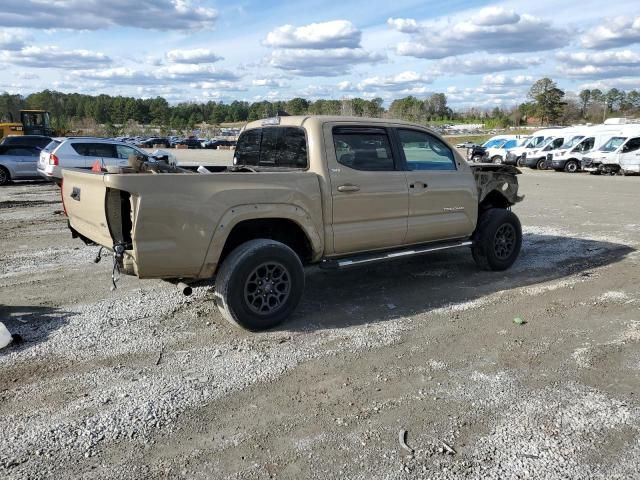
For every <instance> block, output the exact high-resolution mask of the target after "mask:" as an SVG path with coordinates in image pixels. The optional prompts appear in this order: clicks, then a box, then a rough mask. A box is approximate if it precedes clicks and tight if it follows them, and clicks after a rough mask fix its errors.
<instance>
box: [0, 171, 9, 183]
mask: <svg viewBox="0 0 640 480" xmlns="http://www.w3.org/2000/svg"><path fill="white" fill-rule="evenodd" d="M10 181H11V175H9V170H7V169H6V168H4V167H0V185H6V184H8V183H9V182H10Z"/></svg>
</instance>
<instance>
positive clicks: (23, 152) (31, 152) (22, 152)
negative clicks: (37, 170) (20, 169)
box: [5, 147, 40, 157]
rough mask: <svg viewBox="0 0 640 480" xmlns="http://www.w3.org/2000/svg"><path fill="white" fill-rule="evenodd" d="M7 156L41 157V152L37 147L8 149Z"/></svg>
mask: <svg viewBox="0 0 640 480" xmlns="http://www.w3.org/2000/svg"><path fill="white" fill-rule="evenodd" d="M5 155H15V156H18V157H37V156H39V155H40V151H39V150H38V149H37V148H35V147H32V148H28V147H13V148H7V150H6V152H5Z"/></svg>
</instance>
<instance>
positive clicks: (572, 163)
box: [564, 160, 580, 173]
mask: <svg viewBox="0 0 640 480" xmlns="http://www.w3.org/2000/svg"><path fill="white" fill-rule="evenodd" d="M579 168H580V167H579V165H578V162H577V161H576V160H569V161H568V162H567V163H566V164H565V165H564V171H565V172H567V173H576V172H577V171H578V169H579Z"/></svg>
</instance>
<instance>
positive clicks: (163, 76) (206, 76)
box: [71, 63, 239, 88]
mask: <svg viewBox="0 0 640 480" xmlns="http://www.w3.org/2000/svg"><path fill="white" fill-rule="evenodd" d="M71 74H72V75H73V76H74V77H77V78H83V79H88V80H99V81H102V82H105V83H110V84H119V85H144V84H153V83H157V82H158V81H160V82H168V81H173V82H192V83H198V82H220V81H227V82H230V81H234V80H238V78H239V77H238V76H237V75H236V74H234V73H233V72H230V71H229V70H224V69H221V68H217V67H213V66H211V65H192V64H182V63H179V64H174V65H169V66H167V67H161V68H156V69H155V70H153V71H150V72H149V71H144V70H135V69H131V68H126V67H116V68H108V69H103V70H96V69H94V70H75V71H72V72H71ZM218 85H220V84H218ZM228 85H230V84H228ZM217 88H220V87H217Z"/></svg>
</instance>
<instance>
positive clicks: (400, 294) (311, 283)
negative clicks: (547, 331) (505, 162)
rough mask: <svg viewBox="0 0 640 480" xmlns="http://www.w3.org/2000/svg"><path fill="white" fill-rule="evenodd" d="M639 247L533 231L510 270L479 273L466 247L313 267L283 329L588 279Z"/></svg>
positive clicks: (335, 324) (344, 322)
mask: <svg viewBox="0 0 640 480" xmlns="http://www.w3.org/2000/svg"><path fill="white" fill-rule="evenodd" d="M634 251H635V249H634V248H631V247H630V246H628V245H624V244H619V243H612V242H606V241H597V240H590V239H582V238H576V237H564V236H556V235H538V234H526V235H525V236H524V239H523V247H522V252H521V254H520V257H519V258H518V260H517V261H516V263H515V264H514V265H513V266H512V267H511V269H509V270H506V271H504V272H487V271H482V270H479V269H478V267H477V266H476V265H475V263H474V262H473V260H472V258H471V252H470V251H469V250H468V249H466V248H460V249H456V250H449V251H446V252H440V253H434V254H429V255H424V256H421V257H416V258H413V259H411V260H409V261H404V260H398V261H395V262H389V263H383V264H378V265H376V266H370V267H360V268H353V269H350V270H342V271H322V270H320V269H318V268H313V269H310V270H309V271H308V272H307V284H306V288H305V296H304V298H303V300H302V302H301V304H300V307H299V308H298V310H297V312H296V314H295V315H294V317H293V318H292V319H291V320H289V321H287V322H286V323H285V324H283V325H282V326H281V327H280V329H282V330H300V331H310V330H318V329H330V328H343V327H350V326H353V325H361V324H367V323H374V322H378V321H385V320H388V319H390V318H394V317H399V316H406V315H415V314H420V313H426V312H429V311H432V310H434V309H437V308H440V307H446V306H448V305H451V304H457V303H463V302H471V301H474V300H478V299H481V298H482V297H485V296H487V295H490V294H492V293H495V292H498V291H501V290H509V289H513V288H519V287H527V286H530V285H534V284H538V283H541V282H548V281H552V280H561V279H562V278H565V277H569V276H572V275H576V274H580V273H582V274H584V275H585V276H587V275H589V273H588V271H589V270H590V269H593V268H597V267H602V266H605V265H609V264H613V263H616V262H619V261H621V260H623V259H624V258H625V257H626V256H627V255H628V254H630V253H631V252H634ZM541 301H544V299H542V300H541Z"/></svg>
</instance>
